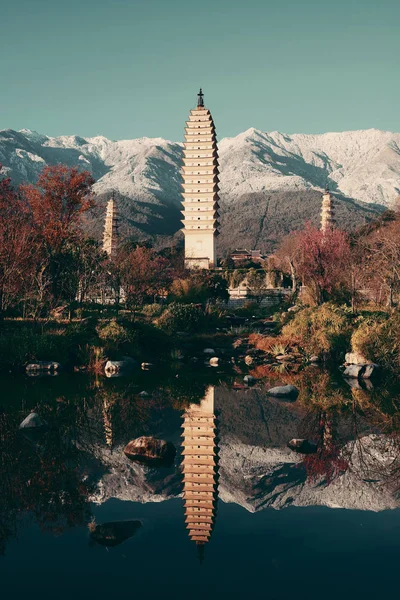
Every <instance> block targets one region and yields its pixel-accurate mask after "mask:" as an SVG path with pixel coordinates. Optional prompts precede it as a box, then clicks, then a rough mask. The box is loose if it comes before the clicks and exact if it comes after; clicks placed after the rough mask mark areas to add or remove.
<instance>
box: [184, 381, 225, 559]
mask: <svg viewBox="0 0 400 600" xmlns="http://www.w3.org/2000/svg"><path fill="white" fill-rule="evenodd" d="M214 393H215V389H214V387H213V386H210V387H209V388H208V390H207V393H206V395H205V396H204V398H203V400H202V401H201V403H200V404H191V405H190V406H189V408H188V409H187V410H186V411H185V412H184V415H183V444H182V445H183V452H182V455H183V462H182V470H183V498H184V506H185V517H186V519H185V522H186V528H187V529H188V530H189V537H190V539H191V540H193V541H194V542H196V544H197V546H200V548H199V550H201V549H202V547H203V546H204V544H205V543H206V542H208V540H209V539H210V537H211V533H212V530H213V528H214V523H215V514H216V503H217V448H216V434H215V429H216V424H215V414H214Z"/></svg>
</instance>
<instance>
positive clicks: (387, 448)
mask: <svg viewBox="0 0 400 600" xmlns="http://www.w3.org/2000/svg"><path fill="white" fill-rule="evenodd" d="M296 383H297V385H298V386H299V388H300V397H299V399H300V402H301V403H302V405H303V406H304V407H305V408H306V414H305V417H304V419H303V421H302V424H301V426H300V428H299V434H300V435H301V436H302V437H305V438H307V439H309V440H312V441H313V442H315V443H316V444H317V446H318V448H317V452H316V453H315V454H310V455H307V456H305V457H304V459H303V464H304V466H305V468H306V471H307V475H308V477H309V479H310V480H312V481H319V482H321V481H324V482H325V483H326V484H329V483H331V482H332V481H333V480H334V479H335V478H336V477H338V476H339V475H341V474H343V473H344V472H346V471H349V472H351V473H353V475H356V476H358V477H359V478H360V479H361V480H363V481H365V482H370V483H378V482H379V483H380V484H382V485H385V486H386V487H388V488H389V489H390V490H391V491H393V492H396V493H397V492H398V491H399V490H400V411H399V406H400V395H399V392H398V390H397V391H396V384H394V385H393V384H392V383H391V382H382V383H381V385H380V386H379V387H378V388H373V387H372V386H370V389H366V388H363V387H362V386H358V387H353V388H349V387H344V385H342V384H341V383H340V384H339V383H337V382H335V380H334V379H333V378H332V377H331V376H330V375H329V374H327V373H322V374H321V375H319V376H318V377H315V375H314V376H310V374H309V373H307V372H303V373H301V374H300V375H299V377H298V378H297V381H296Z"/></svg>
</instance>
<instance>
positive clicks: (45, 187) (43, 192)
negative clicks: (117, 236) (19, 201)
mask: <svg viewBox="0 0 400 600" xmlns="http://www.w3.org/2000/svg"><path fill="white" fill-rule="evenodd" d="M93 183H94V179H93V178H92V176H91V175H90V173H89V172H88V171H79V170H78V169H76V168H75V167H72V168H70V167H67V166H65V165H56V166H53V167H45V168H44V169H43V171H42V173H41V174H40V176H39V179H38V182H37V185H35V186H33V185H27V186H22V188H21V189H22V192H23V194H24V196H25V198H26V200H27V203H28V204H29V207H30V210H31V214H32V222H33V227H34V232H35V235H36V237H37V239H38V241H39V244H40V249H41V258H40V261H38V264H37V273H38V277H37V279H38V287H42V288H43V286H45V284H44V283H43V279H44V278H46V277H47V278H48V280H49V289H50V291H51V296H52V299H53V303H57V302H59V301H60V300H62V299H65V298H67V297H68V296H71V293H72V292H71V290H70V286H69V285H67V286H64V285H63V283H65V281H67V282H68V281H69V280H70V274H71V272H72V271H73V270H74V255H75V254H76V252H74V251H75V250H76V247H77V246H78V245H79V244H80V242H81V239H82V231H81V224H82V216H83V214H84V213H85V212H86V211H87V210H89V209H90V208H91V207H93V206H94V196H93V194H92V190H91V188H92V185H93ZM39 263H40V264H39ZM64 272H65V273H67V274H68V276H67V277H63V273H64Z"/></svg>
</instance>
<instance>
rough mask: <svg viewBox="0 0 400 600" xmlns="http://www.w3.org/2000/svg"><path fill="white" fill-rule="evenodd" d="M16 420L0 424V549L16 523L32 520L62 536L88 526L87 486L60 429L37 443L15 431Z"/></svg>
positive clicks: (9, 417)
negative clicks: (61, 532)
mask: <svg viewBox="0 0 400 600" xmlns="http://www.w3.org/2000/svg"><path fill="white" fill-rule="evenodd" d="M18 421H19V418H18V415H15V414H14V415H6V414H5V413H2V414H1V419H0V440H1V452H0V457H1V458H0V478H1V482H2V485H1V494H0V540H1V541H0V550H1V551H2V552H4V549H5V544H6V541H7V539H8V538H9V537H11V536H15V535H16V534H17V529H18V519H19V517H22V516H23V515H24V514H26V513H27V514H29V515H31V516H32V517H33V518H34V519H35V520H36V521H37V522H38V523H39V524H40V526H41V527H42V528H43V529H46V530H50V531H53V532H57V533H58V532H60V531H62V530H64V529H65V528H67V527H72V526H75V525H80V524H83V523H85V522H86V520H87V518H88V516H89V508H88V506H89V505H88V497H89V493H90V489H89V485H88V484H87V483H85V481H84V480H83V476H82V475H83V474H82V473H81V472H80V469H79V452H78V451H77V450H76V448H74V447H73V446H72V445H71V444H70V443H68V442H67V441H66V440H65V439H64V438H63V437H62V435H60V431H58V430H50V431H49V432H48V433H46V434H43V435H42V436H41V437H40V438H38V439H37V440H36V441H35V439H34V438H31V439H29V438H27V437H25V436H24V434H23V433H22V432H20V431H18Z"/></svg>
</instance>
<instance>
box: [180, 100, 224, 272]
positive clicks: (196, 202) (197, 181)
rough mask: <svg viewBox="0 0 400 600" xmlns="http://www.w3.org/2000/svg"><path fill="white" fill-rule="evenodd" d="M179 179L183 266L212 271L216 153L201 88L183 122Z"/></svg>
mask: <svg viewBox="0 0 400 600" xmlns="http://www.w3.org/2000/svg"><path fill="white" fill-rule="evenodd" d="M182 177H183V186H182V187H183V194H182V196H183V210H182V213H183V220H182V222H183V233H184V236H185V267H186V268H187V269H212V268H213V267H214V266H216V264H217V257H216V237H217V235H218V227H219V223H218V217H219V214H218V209H219V205H218V200H219V197H218V192H219V187H218V182H219V177H218V151H217V137H216V131H215V126H214V121H213V119H212V116H211V113H210V111H209V110H208V108H206V107H205V106H204V99H203V92H202V90H201V89H200V92H199V93H198V101H197V107H196V108H194V109H193V110H191V111H190V114H189V120H188V121H187V122H186V129H185V143H184V152H183V168H182Z"/></svg>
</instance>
